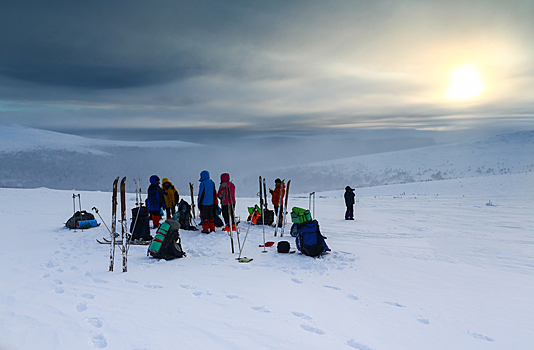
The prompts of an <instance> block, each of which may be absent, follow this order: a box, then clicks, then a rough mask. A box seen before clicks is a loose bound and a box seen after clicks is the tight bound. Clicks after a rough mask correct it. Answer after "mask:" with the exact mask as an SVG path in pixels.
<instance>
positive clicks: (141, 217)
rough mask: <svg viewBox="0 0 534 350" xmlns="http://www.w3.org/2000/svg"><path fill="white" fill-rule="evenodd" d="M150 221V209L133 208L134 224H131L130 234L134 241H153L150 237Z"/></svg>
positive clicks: (143, 207)
mask: <svg viewBox="0 0 534 350" xmlns="http://www.w3.org/2000/svg"><path fill="white" fill-rule="evenodd" d="M149 222H150V220H149V212H148V208H147V207H145V206H142V207H136V208H132V222H131V223H130V233H131V234H132V239H141V238H142V239H143V240H145V241H150V240H152V236H151V235H150V223H149Z"/></svg>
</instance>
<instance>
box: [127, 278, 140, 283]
mask: <svg viewBox="0 0 534 350" xmlns="http://www.w3.org/2000/svg"><path fill="white" fill-rule="evenodd" d="M124 282H128V283H138V282H137V281H136V280H128V279H126V280H124Z"/></svg>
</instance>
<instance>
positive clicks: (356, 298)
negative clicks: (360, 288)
mask: <svg viewBox="0 0 534 350" xmlns="http://www.w3.org/2000/svg"><path fill="white" fill-rule="evenodd" d="M347 298H349V299H352V300H360V297H359V296H356V295H354V294H348V295H347Z"/></svg>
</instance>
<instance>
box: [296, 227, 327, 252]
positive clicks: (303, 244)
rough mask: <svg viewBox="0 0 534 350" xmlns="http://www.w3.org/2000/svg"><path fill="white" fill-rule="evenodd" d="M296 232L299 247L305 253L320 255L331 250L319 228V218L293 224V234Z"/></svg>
mask: <svg viewBox="0 0 534 350" xmlns="http://www.w3.org/2000/svg"><path fill="white" fill-rule="evenodd" d="M295 232H296V235H297V236H296V238H295V243H296V244H297V249H298V250H299V251H300V252H301V253H302V254H304V255H308V256H312V257H315V256H319V255H321V254H323V253H325V252H328V251H330V248H328V245H326V242H325V238H326V237H324V236H323V235H322V234H321V230H319V223H318V222H317V220H313V221H308V222H305V223H302V224H293V226H292V227H291V235H292V236H293V235H294V234H295Z"/></svg>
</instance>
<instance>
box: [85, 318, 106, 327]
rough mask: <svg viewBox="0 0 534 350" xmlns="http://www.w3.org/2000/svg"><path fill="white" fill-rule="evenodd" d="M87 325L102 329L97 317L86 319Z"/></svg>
mask: <svg viewBox="0 0 534 350" xmlns="http://www.w3.org/2000/svg"><path fill="white" fill-rule="evenodd" d="M87 323H89V324H90V325H91V326H93V327H95V328H100V327H102V324H103V323H102V320H101V319H99V318H97V317H89V318H88V319H87Z"/></svg>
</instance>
